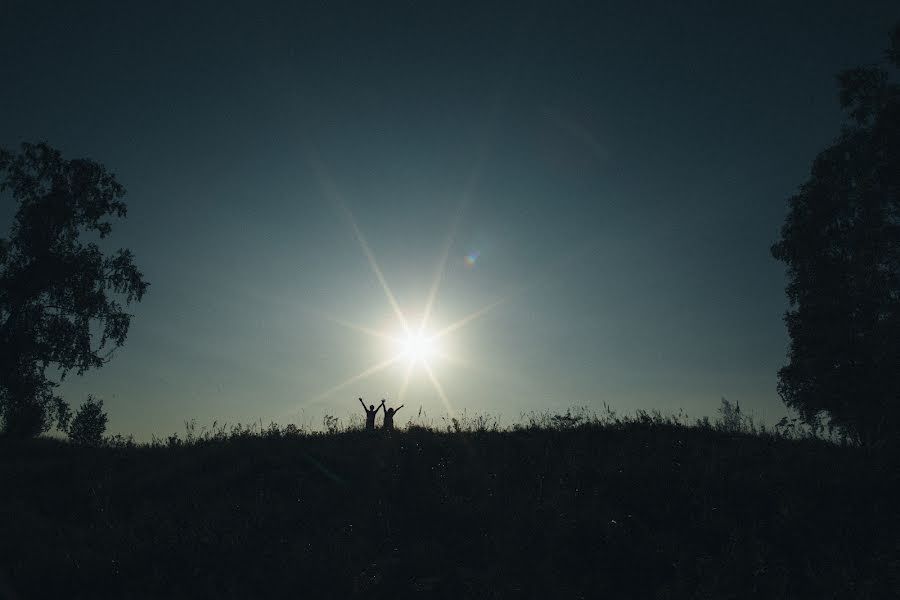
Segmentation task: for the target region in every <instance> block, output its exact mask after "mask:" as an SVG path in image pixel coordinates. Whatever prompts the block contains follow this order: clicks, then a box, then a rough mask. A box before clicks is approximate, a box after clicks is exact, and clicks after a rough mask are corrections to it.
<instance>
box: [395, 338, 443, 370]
mask: <svg viewBox="0 0 900 600" xmlns="http://www.w3.org/2000/svg"><path fill="white" fill-rule="evenodd" d="M435 342H436V340H435V339H434V338H430V337H428V336H426V335H423V334H421V333H410V334H408V335H407V336H406V337H405V338H403V339H402V340H401V342H400V351H401V353H402V354H403V357H404V358H405V359H406V360H407V362H409V363H410V364H414V363H420V362H426V361H427V360H428V359H429V358H431V357H433V356H434V355H435V352H436V351H437V347H436V343H435Z"/></svg>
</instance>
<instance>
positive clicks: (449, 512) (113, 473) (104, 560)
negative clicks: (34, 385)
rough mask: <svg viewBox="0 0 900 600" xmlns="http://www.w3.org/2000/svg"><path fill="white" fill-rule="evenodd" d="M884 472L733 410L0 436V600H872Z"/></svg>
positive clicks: (895, 482) (886, 532)
mask: <svg viewBox="0 0 900 600" xmlns="http://www.w3.org/2000/svg"><path fill="white" fill-rule="evenodd" d="M897 466H898V465H897V461H896V455H895V454H893V453H892V452H889V451H888V450H886V449H884V448H881V449H879V448H872V447H860V446H856V445H852V444H847V443H844V444H841V443H840V440H828V439H823V438H822V437H821V432H819V431H815V430H813V429H809V428H808V427H805V426H803V425H800V424H798V423H796V422H795V423H790V422H788V421H785V422H782V423H781V424H780V425H779V426H778V427H776V428H775V429H774V430H773V429H766V428H764V427H760V426H758V425H757V424H755V423H754V422H753V421H752V419H749V418H748V417H747V416H746V415H744V414H742V413H741V412H740V409H739V408H738V407H737V406H735V405H731V404H729V403H723V408H722V410H721V411H720V415H719V417H718V418H717V419H713V420H708V419H707V420H701V421H693V422H690V421H689V420H688V419H687V418H686V417H684V416H663V415H660V414H658V413H646V412H639V413H637V414H636V415H634V416H629V417H619V416H617V415H615V414H614V413H612V412H611V411H606V412H605V413H603V414H601V415H596V414H591V413H589V412H587V411H583V410H582V411H578V410H576V411H568V412H567V413H565V414H556V415H552V414H540V415H536V414H533V415H526V416H524V417H523V419H522V420H521V422H520V423H518V424H515V425H512V426H502V425H501V424H500V422H499V421H498V420H497V419H496V418H492V417H486V416H476V417H465V416H462V417H459V418H456V419H449V418H447V419H438V420H437V422H435V421H427V420H426V419H424V418H423V416H422V415H421V414H419V415H417V416H415V417H414V418H413V419H411V420H410V422H409V423H407V425H406V427H405V428H403V429H402V430H400V431H395V432H392V433H391V434H383V433H382V432H378V431H376V432H367V431H363V430H362V429H361V422H359V421H355V420H354V421H353V422H351V423H346V424H345V423H343V422H342V421H341V420H340V419H337V418H335V417H326V419H325V422H324V423H323V428H322V429H321V430H315V431H313V430H311V429H310V428H307V427H297V426H295V425H287V426H277V425H271V426H268V427H260V426H259V424H257V425H251V426H246V425H235V426H225V425H219V424H216V425H215V426H214V427H211V428H198V427H197V426H196V425H195V424H193V423H190V424H188V427H187V428H186V431H185V433H184V434H182V435H172V436H170V437H166V438H156V439H154V440H153V441H152V442H151V443H148V444H137V443H135V442H134V441H133V440H131V439H128V438H123V437H121V436H115V437H112V438H106V439H105V441H104V443H102V444H100V445H95V446H92V445H89V444H83V443H82V444H78V445H75V444H71V443H68V442H65V441H61V440H54V439H47V438H40V439H36V440H12V439H8V440H4V441H2V443H0V481H2V482H3V484H4V486H3V488H4V489H5V490H6V491H5V493H2V494H0V514H3V515H4V516H5V517H4V518H3V519H0V568H2V573H0V592H4V591H5V592H6V593H7V594H15V595H16V597H23V598H28V597H35V596H68V597H76V598H78V597H83V598H88V597H90V598H97V597H122V598H126V597H191V598H196V597H223V598H247V597H272V596H288V595H289V596H295V597H297V596H306V597H308V596H312V597H336V598H338V597H372V598H380V597H384V598H387V597H392V598H397V597H414V598H429V597H435V598H437V597H449V596H459V597H496V598H508V597H556V598H582V597H602V596H603V595H605V594H610V595H612V596H613V597H636V598H637V597H639V598H687V597H691V598H693V597H702V598H740V597H765V598H825V597H828V598H831V597H854V598H886V597H890V595H891V594H892V593H893V592H895V591H896V590H897V589H898V588H897V585H898V584H900V580H898V573H900V548H898V545H897V540H898V539H900V523H898V520H900V518H898V512H897V506H898V503H897V500H898V495H897V492H896V490H898V489H900V470H898V469H897ZM0 595H2V594H0Z"/></svg>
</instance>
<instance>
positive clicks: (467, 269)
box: [0, 0, 900, 439]
mask: <svg viewBox="0 0 900 600" xmlns="http://www.w3.org/2000/svg"><path fill="white" fill-rule="evenodd" d="M225 4H227V5H228V7H227V8H225V7H223V5H225ZM312 4H316V6H315V7H312V6H311V5H312ZM319 4H323V3H303V2H264V1H262V2H260V1H257V2H246V3H244V2H240V3H238V2H235V3H223V2H121V1H116V2H90V1H83V2H82V1H79V2H68V1H66V2H63V1H60V2H45V1H41V0H33V1H30V0H29V1H25V0H12V1H11V0H5V1H0V82H2V85H0V145H2V146H4V147H7V148H13V147H15V146H17V145H18V144H19V143H20V142H22V141H39V140H46V141H48V142H49V143H51V144H52V145H54V146H57V147H59V148H60V149H61V150H62V151H63V153H64V155H65V156H66V157H68V158H76V157H90V158H93V159H95V160H98V161H100V162H102V163H104V164H105V165H106V166H107V167H108V168H109V169H110V170H111V171H113V172H115V173H116V175H117V176H118V178H119V180H120V181H121V182H122V183H123V184H124V185H125V187H126V188H127V189H128V191H129V193H128V195H127V197H126V201H127V202H128V205H129V217H128V219H127V220H126V221H123V222H120V223H119V224H118V226H117V227H114V230H113V236H112V240H113V243H114V244H117V245H122V246H127V247H130V248H132V249H133V250H134V252H135V254H136V260H137V264H138V266H139V267H140V268H141V269H142V270H143V271H144V273H145V275H146V277H147V279H148V280H149V281H150V282H151V287H150V290H149V292H148V294H147V296H146V297H145V300H144V302H142V303H141V304H138V305H136V306H135V307H134V309H133V311H132V312H133V313H134V314H135V319H134V321H133V325H132V329H131V333H130V335H129V338H128V341H127V343H126V345H125V346H124V347H123V348H121V349H120V350H119V351H118V353H117V356H116V358H115V359H114V360H113V361H112V362H111V363H110V364H109V365H107V366H106V367H105V368H103V369H102V370H100V371H96V372H92V373H90V374H88V375H86V376H84V377H82V378H74V377H73V378H72V379H71V380H68V381H67V382H66V383H65V384H64V386H63V392H64V395H65V396H66V397H67V398H68V399H69V400H70V402H71V403H73V404H76V405H77V404H79V403H80V402H81V401H82V400H83V398H84V397H85V396H86V395H87V394H88V393H94V394H96V395H98V396H99V397H101V398H103V399H104V401H105V404H106V406H107V408H108V410H109V414H110V430H111V431H112V432H123V433H134V434H135V436H136V437H137V438H139V439H147V438H149V437H150V435H151V434H153V433H156V434H167V433H171V432H174V431H180V430H182V429H183V422H184V421H185V420H189V419H192V418H196V419H197V421H198V424H200V425H209V424H211V423H212V421H213V420H218V421H219V422H223V421H226V422H229V423H234V422H237V421H243V422H248V421H254V420H257V421H258V420H259V419H262V420H263V422H269V421H271V420H275V421H278V422H281V423H286V422H291V421H292V422H298V423H303V424H312V425H315V426H318V425H319V424H320V423H321V418H322V415H324V414H325V413H326V412H327V413H331V414H336V415H338V416H344V415H346V414H349V413H350V412H356V411H358V409H359V406H358V403H357V401H356V397H357V396H362V397H363V398H365V399H366V400H367V402H368V401H371V402H373V403H375V402H377V401H378V400H379V399H380V398H382V397H385V398H388V400H389V402H393V401H395V400H396V399H397V398H398V397H399V395H400V391H401V387H402V385H403V380H404V374H405V372H406V369H407V362H406V361H398V362H397V363H395V364H393V365H391V366H390V367H388V368H385V369H383V370H381V371H379V372H377V373H374V374H373V375H371V376H369V377H365V378H361V379H358V380H356V381H354V382H352V383H350V384H349V385H347V386H345V387H343V388H341V389H339V390H337V391H334V392H333V393H330V394H328V393H326V392H327V391H328V390H329V389H331V388H333V387H334V386H336V385H338V384H340V383H341V382H344V381H346V380H348V379H350V378H352V377H353V376H355V375H357V374H359V373H360V372H362V371H364V370H365V369H367V368H368V367H371V366H372V365H376V364H378V363H381V362H383V361H385V360H386V359H388V358H390V356H392V353H394V354H396V351H397V348H396V346H394V347H392V346H391V342H389V341H387V340H384V339H381V338H378V337H376V336H373V335H369V334H366V333H362V332H360V331H357V330H355V329H353V328H352V327H350V326H348V324H355V325H357V326H362V327H364V328H369V329H372V330H377V331H381V332H387V333H388V334H390V335H397V334H400V333H401V332H402V326H401V325H400V323H399V322H398V319H397V317H396V315H395V310H394V308H393V307H392V305H391V303H390V302H389V301H388V299H387V298H386V295H385V291H384V289H383V286H382V284H381V282H380V280H379V278H378V277H377V276H376V274H375V273H374V272H373V268H372V264H371V262H370V261H369V259H368V258H367V255H366V253H365V252H364V250H363V248H362V246H361V244H360V240H359V238H358V236H357V234H356V232H357V231H358V233H359V235H360V236H362V237H363V238H364V239H365V241H366V243H367V244H368V247H369V248H370V250H371V255H372V257H374V260H375V261H377V265H378V266H379V268H380V270H381V272H382V274H383V279H384V281H385V282H386V283H387V285H388V286H389V288H390V290H391V292H392V294H393V295H394V297H395V298H396V302H397V305H398V306H399V308H400V309H401V311H402V312H403V314H404V315H406V316H407V317H408V318H409V319H410V321H411V322H412V323H418V322H419V321H420V320H421V318H422V314H423V311H424V310H425V306H426V305H427V300H428V297H429V292H430V290H431V288H432V285H433V282H434V279H435V272H436V269H437V268H438V267H439V265H440V264H441V262H442V261H441V257H442V253H443V252H444V248H445V247H446V248H447V261H446V270H445V272H444V274H443V277H442V278H441V282H440V286H439V288H438V289H437V293H436V294H435V301H434V303H433V311H432V313H431V316H430V321H429V322H430V325H429V329H430V330H431V331H439V330H441V329H442V328H445V327H447V326H449V325H451V324H452V323H454V322H456V321H458V320H459V319H462V318H464V317H466V316H467V315H470V314H472V313H473V312H475V311H478V310H479V309H481V308H483V307H485V306H489V305H492V303H496V302H498V301H501V300H502V302H500V303H499V304H497V305H496V306H494V308H492V309H491V310H489V311H487V312H485V313H484V314H482V315H481V316H480V317H479V318H477V319H473V320H471V321H470V322H468V323H467V324H466V325H465V326H464V327H460V328H459V329H456V330H454V331H453V332H452V333H451V334H448V335H447V336H445V337H444V338H442V340H441V343H440V346H441V347H440V351H441V352H444V353H446V354H449V355H452V356H453V357H455V359H453V360H451V359H449V358H441V357H440V356H437V357H434V358H432V359H431V360H430V363H429V364H430V365H431V367H432V369H433V375H434V377H435V378H436V379H438V380H439V381H440V384H441V386H442V389H443V390H444V391H445V393H446V397H447V399H448V400H449V401H450V403H451V405H452V406H453V408H454V409H455V410H457V411H463V410H466V411H467V412H468V413H470V414H471V413H472V412H476V413H477V412H487V413H490V414H493V415H500V416H501V417H502V418H503V419H504V420H505V421H513V420H515V419H517V418H518V417H519V416H520V414H522V413H527V412H530V411H541V410H550V411H559V410H565V409H566V408H568V407H574V406H587V407H589V408H595V409H599V408H601V407H602V406H603V403H607V404H609V405H610V406H611V407H612V408H613V409H615V410H618V411H621V412H626V413H630V412H633V411H634V410H635V409H639V408H642V409H647V410H652V409H658V410H661V411H663V412H677V411H678V410H679V409H683V410H684V411H686V412H687V413H688V414H690V415H692V416H701V415H703V414H714V412H715V410H716V408H717V407H718V405H719V399H720V398H721V397H722V396H725V397H727V398H729V399H730V400H732V401H740V403H741V406H742V407H744V408H745V409H747V410H749V411H751V412H752V413H754V414H755V415H756V416H757V417H759V418H761V419H763V420H765V421H767V422H774V421H776V420H777V419H778V418H780V417H781V416H782V415H783V414H786V413H785V409H784V407H783V406H782V404H781V401H780V400H779V399H778V397H777V395H776V391H775V383H776V371H777V369H778V368H779V367H780V366H781V365H782V364H783V363H784V361H785V351H786V348H787V336H786V333H785V330H784V326H783V323H782V321H781V315H782V313H783V311H784V310H785V308H786V301H785V298H784V293H783V285H784V277H783V270H782V267H781V266H780V265H779V264H778V263H776V262H775V261H774V260H773V259H772V258H771V257H770V255H769V246H770V245H771V244H772V243H773V242H774V241H775V240H776V238H777V235H778V229H779V226H780V224H781V221H782V219H783V217H784V215H785V212H786V199H787V197H788V196H789V195H790V194H791V193H793V191H794V190H795V189H796V188H797V186H798V185H799V184H800V183H802V182H803V181H804V180H805V178H806V176H807V174H808V171H809V166H810V164H811V161H812V159H813V157H814V156H815V154H816V153H817V152H818V151H819V150H820V149H822V148H823V147H824V145H825V144H827V143H828V142H829V141H830V140H831V139H833V138H834V136H835V135H836V134H837V133H838V130H839V126H840V122H841V114H840V112H839V109H838V105H837V91H836V87H835V77H834V76H835V74H836V73H837V72H838V71H839V70H841V69H843V68H847V67H851V66H856V65H859V64H864V63H871V62H875V61H877V60H879V59H880V57H881V52H882V50H883V48H884V47H886V45H887V39H888V38H887V32H888V30H889V28H890V25H891V24H892V23H893V22H894V21H895V20H896V19H897V18H898V16H900V13H898V11H897V6H896V3H895V2H865V3H858V2H849V1H848V2H832V3H816V6H815V9H813V8H812V7H811V5H810V3H809V2H753V3H742V4H741V5H740V6H739V7H738V6H737V5H734V4H733V3H715V2H663V1H660V2H655V3H652V5H651V3H634V2H620V3H599V2H597V3H588V2H569V3H557V2H553V3H549V2H548V3H525V2H521V3H520V2H516V3H507V4H501V3H488V2H472V3H461V2H420V3H417V2H404V3H382V2H372V3H363V2H352V3H336V4H334V5H333V6H331V7H329V8H323V7H322V6H318V5H319ZM560 4H562V5H564V7H563V8H561V7H560V6H559V5H560ZM726 4H728V5H729V6H725V5H726ZM526 5H527V6H526ZM639 5H640V6H639ZM11 211H12V205H11V202H9V199H8V197H4V198H3V207H2V210H0V231H3V232H5V231H7V229H8V224H9V216H10V214H11ZM354 224H355V225H354ZM355 228H356V229H355ZM451 235H452V237H451V238H450V243H449V244H447V240H448V236H451ZM404 403H405V405H406V407H407V409H409V413H408V415H409V416H413V415H414V414H415V413H416V411H418V409H419V407H422V408H423V410H424V411H425V412H426V413H427V415H428V417H429V418H434V419H436V420H437V419H439V418H440V417H441V416H442V415H444V414H446V409H445V406H444V403H443V401H442V400H441V399H440V397H439V394H438V393H437V391H436V390H435V387H434V385H433V383H432V381H431V378H430V377H429V375H428V372H427V370H426V369H424V368H420V367H414V368H413V369H412V370H411V372H410V380H409V385H408V389H406V390H405V397H404ZM401 416H403V414H402V413H401ZM400 420H401V421H402V422H405V419H400Z"/></svg>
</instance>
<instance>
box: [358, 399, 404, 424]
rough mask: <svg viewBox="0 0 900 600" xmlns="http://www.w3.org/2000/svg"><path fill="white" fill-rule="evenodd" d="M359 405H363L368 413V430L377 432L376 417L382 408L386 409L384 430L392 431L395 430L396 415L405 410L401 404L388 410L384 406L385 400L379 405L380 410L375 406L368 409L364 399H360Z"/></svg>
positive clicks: (371, 405) (372, 405)
mask: <svg viewBox="0 0 900 600" xmlns="http://www.w3.org/2000/svg"><path fill="white" fill-rule="evenodd" d="M359 403H360V404H362V407H363V410H364V411H366V430H369V431H375V415H377V414H378V411H379V410H381V409H382V408H383V409H384V423H383V424H382V425H381V428H382V429H385V430H388V431H390V430H392V429H393V428H394V415H395V414H397V411H398V410H400V409H401V408H403V405H402V404H401V405H400V406H398V407H397V408H388V407H386V406H385V405H384V403H385V400H383V399H382V401H381V404H379V405H378V408H375V405H374V404H370V405H369V407H368V408H366V403H365V402H363V399H362V398H360V399H359Z"/></svg>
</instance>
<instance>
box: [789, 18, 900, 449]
mask: <svg viewBox="0 0 900 600" xmlns="http://www.w3.org/2000/svg"><path fill="white" fill-rule="evenodd" d="M886 56H887V59H888V62H889V64H888V65H887V66H886V67H881V66H868V67H860V68H856V69H851V70H848V71H845V72H843V73H841V74H840V75H839V76H838V82H839V84H840V103H841V106H842V108H843V109H844V110H845V111H846V112H847V114H848V117H849V119H848V122H847V123H846V124H845V125H844V127H843V129H842V131H841V134H840V136H839V137H838V138H837V139H836V140H835V142H834V143H833V144H832V145H831V146H829V147H828V148H826V149H825V150H823V151H822V152H821V153H820V154H819V155H818V156H817V157H816V159H815V161H814V162H813V165H812V171H811V174H810V178H809V179H808V180H807V181H806V183H804V184H803V185H802V186H801V187H800V190H799V193H798V194H796V195H795V196H793V197H792V198H790V200H789V208H790V210H789V214H788V216H787V218H786V220H785V222H784V225H783V226H782V229H781V239H780V241H778V243H776V244H775V245H774V246H772V254H773V256H774V257H775V258H776V259H778V260H780V261H783V262H784V263H786V265H787V273H788V284H787V287H786V292H787V296H788V299H789V301H790V309H789V310H788V311H787V313H786V314H785V323H786V325H787V329H788V333H789V335H790V339H791V343H790V350H789V354H788V358H789V362H788V364H787V365H786V366H784V367H783V368H782V369H781V370H780V371H779V373H778V378H779V382H778V391H779V394H780V395H781V397H782V399H783V400H784V402H785V403H786V404H787V405H788V406H790V407H792V408H794V409H796V410H797V411H798V412H799V413H800V415H801V416H802V417H803V418H804V419H805V420H807V421H808V422H810V423H812V422H814V421H815V420H816V418H817V416H819V415H820V414H825V415H827V416H828V417H829V419H830V423H831V425H832V427H833V428H837V429H838V430H840V431H842V432H843V433H846V434H849V435H851V436H853V437H855V438H856V439H857V440H859V441H861V442H863V443H872V442H876V441H879V440H885V439H891V438H892V437H893V438H894V439H897V437H898V436H900V85H897V83H894V82H892V81H891V73H890V71H891V70H892V68H893V69H896V68H897V67H900V23H898V24H897V25H896V26H895V28H894V30H893V33H892V35H891V47H890V49H889V50H888V51H887V53H886Z"/></svg>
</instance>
